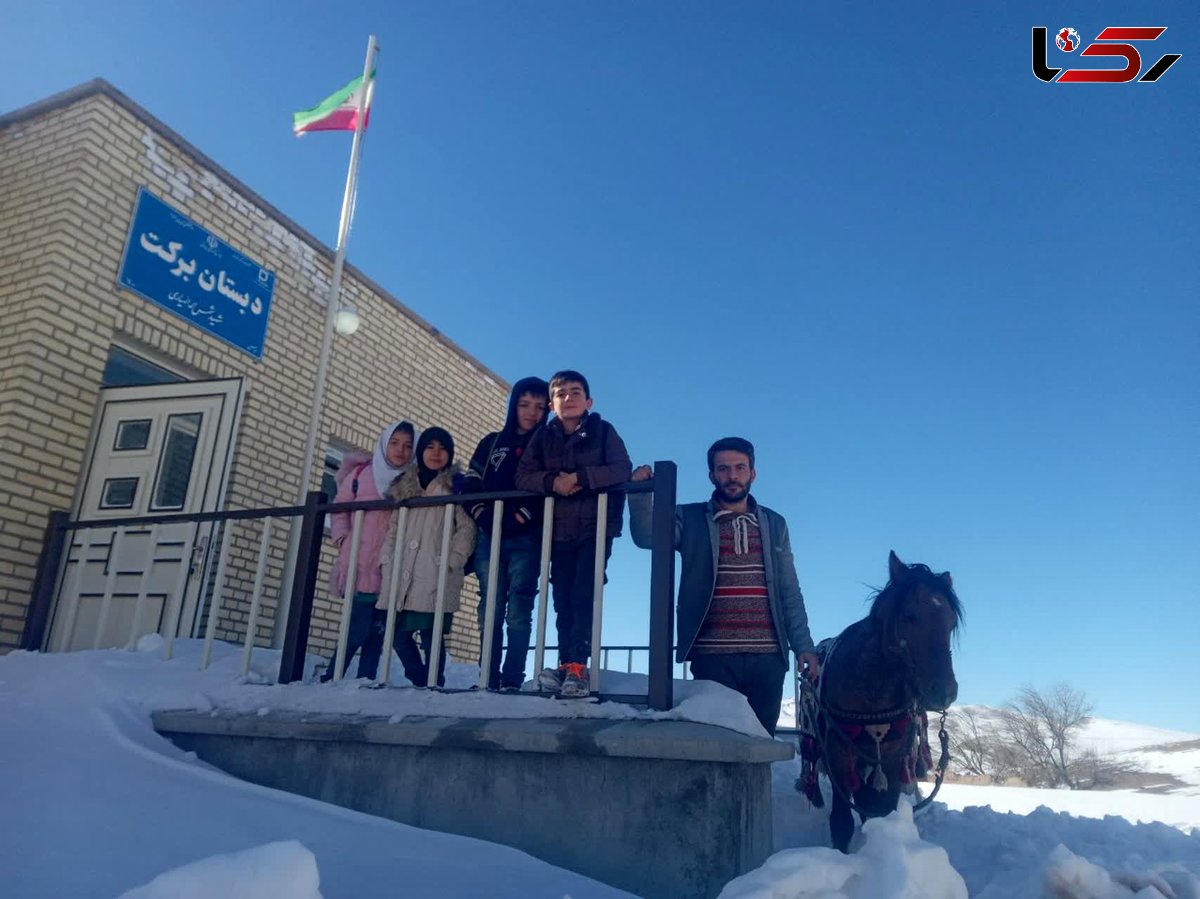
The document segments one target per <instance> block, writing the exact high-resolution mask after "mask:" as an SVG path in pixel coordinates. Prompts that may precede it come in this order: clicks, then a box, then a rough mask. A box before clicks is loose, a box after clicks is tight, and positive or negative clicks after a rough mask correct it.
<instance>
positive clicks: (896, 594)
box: [867, 562, 963, 635]
mask: <svg viewBox="0 0 1200 899" xmlns="http://www.w3.org/2000/svg"><path fill="white" fill-rule="evenodd" d="M904 567H905V568H906V569H907V572H906V573H905V576H904V578H903V579H902V581H901V582H900V583H897V582H896V581H895V580H889V581H888V582H887V585H886V586H884V588H883V589H882V590H878V591H876V592H875V593H874V594H872V595H871V596H870V597H868V601H869V602H870V603H871V610H870V612H868V613H867V617H868V618H869V619H874V620H876V621H878V620H884V621H888V620H890V619H891V618H892V616H893V615H895V614H896V611H897V607H898V605H899V602H900V600H901V599H902V598H903V597H904V596H906V595H907V594H908V592H909V591H910V589H911V588H912V586H914V585H916V584H924V585H925V586H926V587H928V588H929V590H930V591H931V592H933V593H936V594H937V595H938V596H940V597H942V598H943V599H945V600H946V602H948V603H950V608H951V609H953V610H954V628H953V631H952V633H954V634H955V635H957V634H958V627H959V625H960V624H962V621H963V607H962V602H960V601H959V598H958V594H957V593H955V592H954V587H953V585H952V584H951V583H950V580H949V577H948V574H947V575H943V574H938V573H936V572H934V571H933V569H931V568H930V567H929V566H928V565H923V564H921V563H920V562H914V563H913V564H911V565H907V564H906V565H905V566H904Z"/></svg>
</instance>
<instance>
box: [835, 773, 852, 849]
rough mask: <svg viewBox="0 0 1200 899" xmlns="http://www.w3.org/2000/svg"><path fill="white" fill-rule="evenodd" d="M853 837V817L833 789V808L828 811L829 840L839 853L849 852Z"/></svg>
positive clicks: (844, 801)
mask: <svg viewBox="0 0 1200 899" xmlns="http://www.w3.org/2000/svg"><path fill="white" fill-rule="evenodd" d="M853 835H854V815H853V813H852V812H851V811H850V806H849V805H848V804H847V803H846V800H845V799H843V798H842V794H841V793H840V792H838V790H837V788H836V787H835V788H834V790H833V806H832V807H831V808H830V810H829V838H830V840H831V841H832V842H833V848H834V849H836V850H838V851H839V852H845V853H849V852H850V837H852V836H853Z"/></svg>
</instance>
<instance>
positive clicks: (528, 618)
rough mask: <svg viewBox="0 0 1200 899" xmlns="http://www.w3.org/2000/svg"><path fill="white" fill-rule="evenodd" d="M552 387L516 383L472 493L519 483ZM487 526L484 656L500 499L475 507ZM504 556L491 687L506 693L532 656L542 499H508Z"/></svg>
mask: <svg viewBox="0 0 1200 899" xmlns="http://www.w3.org/2000/svg"><path fill="white" fill-rule="evenodd" d="M549 398H550V396H549V387H548V385H547V384H546V382H545V381H543V380H542V379H541V378H522V379H521V380H520V381H517V383H516V384H514V385H513V389H512V394H511V395H510V396H509V398H508V416H507V418H505V421H504V427H503V428H501V429H500V430H499V431H494V432H493V433H491V434H488V435H487V436H486V437H484V438H483V440H481V441H479V446H478V447H476V449H475V455H474V456H472V457H471V468H470V470H469V471H468V473H467V477H468V479H469V480H468V481H467V482H466V484H464V488H463V490H464V492H484V493H493V492H497V491H501V490H515V489H516V476H517V463H518V462H520V460H521V457H522V456H523V455H524V453H525V448H526V447H527V446H528V445H529V440H530V438H531V437H532V436H533V433H534V432H535V431H536V430H537V429H538V428H540V427H541V426H542V424H543V423H544V422H545V420H546V407H547V404H548V403H549ZM468 511H469V512H470V514H471V517H472V518H474V519H475V523H476V524H478V525H479V540H478V542H477V543H476V544H475V573H476V574H477V575H478V576H479V634H480V647H481V652H480V659H482V658H483V652H482V647H483V645H485V642H486V641H487V640H488V635H487V633H486V632H485V624H486V621H485V613H486V606H487V591H488V582H489V580H490V579H491V577H492V572H491V571H490V570H489V565H490V563H491V551H492V538H493V535H494V534H495V533H496V522H494V521H493V520H492V517H493V513H494V504H493V503H491V502H481V503H477V504H475V505H473V506H470V507H469V508H468ZM499 530H500V559H499V564H498V565H497V570H496V572H495V577H496V609H495V613H494V616H493V619H492V620H493V627H492V635H491V647H492V653H491V664H490V666H489V667H490V670H489V671H488V680H487V688H488V689H489V690H499V691H500V692H502V693H515V692H517V691H518V690H520V689H521V684H523V683H524V682H525V660H526V658H527V657H528V655H529V639H530V635H531V633H532V630H533V626H532V625H533V600H534V597H535V596H536V595H537V588H538V583H537V581H538V570H539V569H540V568H541V552H542V506H541V502H540V501H538V502H514V501H512V500H509V501H508V502H506V503H505V504H504V517H503V520H502V521H501V522H500V526H499ZM501 622H503V623H504V625H505V626H506V627H507V630H508V654H507V655H506V656H505V657H504V665H503V668H501V664H500V650H501V648H502V645H503V638H504V627H502V626H501Z"/></svg>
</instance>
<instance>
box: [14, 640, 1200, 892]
mask: <svg viewBox="0 0 1200 899" xmlns="http://www.w3.org/2000/svg"><path fill="white" fill-rule="evenodd" d="M176 645H177V655H176V658H175V659H174V660H172V661H169V662H164V661H162V659H161V652H160V651H159V650H160V647H161V644H160V643H158V642H157V641H155V640H153V639H151V640H145V641H143V642H142V644H141V647H140V648H141V649H142V650H143V651H140V652H122V651H116V650H111V651H104V652H80V653H71V654H63V655H42V654H36V653H21V652H16V653H10V654H9V655H7V656H3V657H0V721H2V722H3V729H2V730H0V770H3V771H4V773H5V775H6V789H5V795H4V802H3V805H2V806H0V872H3V874H2V875H0V876H2V881H0V882H2V883H3V885H4V891H5V893H4V894H5V896H15V897H25V896H50V895H53V896H104V897H111V896H118V895H123V894H127V895H129V896H130V897H137V899H159V897H168V896H169V897H192V896H196V897H199V896H212V895H220V896H222V897H225V899H237V897H255V899H256V897H260V896H261V897H268V896H270V897H275V896H283V895H287V896H302V897H317V896H329V897H334V896H357V895H360V894H364V893H366V892H375V893H381V892H382V893H388V892H392V893H394V892H396V891H397V890H400V891H403V893H404V895H406V896H474V895H487V896H501V897H503V896H513V897H516V896H521V897H525V896H532V897H538V896H546V897H555V899H557V897H563V896H566V895H570V896H571V897H575V899H582V897H601V896H617V895H626V894H624V893H621V892H620V891H618V890H615V889H612V888H610V887H607V886H605V885H603V884H599V883H596V882H595V881H591V880H588V879H586V878H584V877H581V876H578V875H575V874H573V873H571V872H568V871H564V870H562V869H560V868H555V867H553V866H550V865H547V864H545V863H543V862H540V861H538V860H536V859H534V858H532V857H530V856H528V855H525V854H523V853H521V852H517V851H516V850H512V849H508V848H505V847H502V846H498V845H495V844H491V843H485V842H481V841H478V840H471V839H467V838H464V837H456V836H451V835H447V834H439V833H434V832H430V831H423V830H419V829H416V828H412V827H407V826H404V825H401V824H397V823H395V822H391V821H387V820H384V819H381V818H376V817H372V816H369V815H363V814H360V813H358V812H352V811H349V810H346V809H341V808H338V807H336V806H331V805H327V804H324V803H320V802H316V801H314V800H310V799H306V798H303V797H298V796H292V795H290V794H287V793H281V792H278V791H274V790H268V789H266V788H263V787H258V786H255V785H253V784H247V783H243V782H241V781H237V780H235V779H233V778H231V777H229V776H227V775H225V774H223V773H221V772H219V771H216V770H214V769H212V768H211V767H209V766H207V765H205V764H203V763H201V762H199V761H197V760H196V759H195V757H194V756H191V755H190V754H185V753H182V752H180V751H179V750H178V749H177V748H175V747H174V746H173V745H172V744H170V743H169V742H167V741H166V740H164V739H162V738H161V737H159V736H158V735H157V734H156V733H155V732H154V731H153V728H152V727H151V725H150V720H149V715H150V712H152V711H154V710H157V709H167V708H198V709H215V708H228V709H238V710H242V711H245V712H248V713H255V712H258V711H259V710H262V709H295V710H305V711H313V712H340V713H343V714H348V715H356V714H370V715H388V716H390V717H393V718H396V717H400V716H403V715H410V714H412V715H425V714H438V715H452V716H466V717H472V716H481V717H534V716H586V717H593V716H603V717H618V718H630V717H642V718H653V717H670V718H681V719H687V720H697V721H704V722H708V723H713V724H718V725H721V726H726V727H731V728H733V729H736V730H740V731H743V732H746V733H758V734H761V733H762V731H761V730H760V729H759V727H758V724H757V722H756V721H755V720H754V718H753V716H752V715H751V714H750V712H749V708H748V706H746V704H745V702H744V701H743V700H742V699H741V698H740V697H738V696H737V695H736V694H733V693H731V692H730V691H727V690H724V689H723V688H720V687H718V686H716V685H715V684H705V683H695V682H681V681H677V682H676V697H677V706H676V708H675V709H673V710H672V711H671V712H670V713H666V714H660V713H651V712H645V711H638V710H636V709H633V708H630V707H628V706H623V705H620V704H617V703H603V704H598V705H593V704H590V703H561V702H553V701H547V700H545V699H541V698H536V697H520V696H518V697H512V696H495V695H490V694H486V693H485V694H479V693H457V694H439V693H436V692H431V691H422V690H401V689H393V690H372V689H366V688H365V687H364V682H358V683H356V682H343V683H341V684H337V685H321V686H316V685H306V684H288V685H282V686H281V685H275V684H271V683H269V681H270V679H271V678H272V676H273V671H274V669H275V667H276V666H277V665H278V655H277V654H275V653H271V652H267V651H259V652H256V654H255V659H254V668H253V670H252V671H251V674H250V676H249V677H245V678H243V677H241V676H240V674H239V669H240V661H241V653H240V650H237V649H235V648H233V647H228V646H223V645H221V644H218V645H217V647H216V652H215V655H214V663H213V665H212V666H211V667H210V669H209V670H208V671H205V672H199V671H198V670H197V667H198V665H197V662H198V659H199V645H198V644H197V643H195V642H193V641H180V642H179V643H177V644H176ZM476 675H477V669H472V668H471V667H470V666H459V665H453V664H452V665H451V666H450V669H449V672H448V679H449V681H450V683H451V685H452V686H467V685H468V684H469V683H470V682H471V680H472V679H473V677H475V676H476ZM604 677H605V679H606V680H605V689H606V690H612V691H620V692H629V693H637V692H644V690H645V679H644V677H641V678H639V676H637V675H624V674H617V673H610V672H605V675H604ZM400 680H401V682H403V679H402V678H401V679H400ZM1104 727H1106V728H1108V731H1109V732H1108V734H1107V735H1106V736H1104V739H1107V740H1108V741H1109V746H1110V748H1112V749H1113V750H1114V751H1125V752H1140V753H1143V754H1146V755H1148V756H1151V757H1153V758H1167V757H1170V758H1173V759H1177V760H1178V761H1177V763H1175V768H1176V769H1177V770H1178V773H1177V775H1176V776H1178V777H1179V778H1180V779H1181V780H1183V781H1184V782H1185V783H1186V784H1187V787H1185V788H1183V789H1180V790H1176V791H1174V792H1170V793H1164V794H1157V793H1146V792H1133V791H1113V792H1089V793H1078V792H1071V791H1057V790H1050V791H1046V790H1027V789H1018V788H1006V787H973V786H964V785H957V784H956V785H947V786H944V787H943V788H942V791H941V793H940V794H939V796H938V801H937V802H935V803H934V804H933V805H932V806H930V807H929V808H927V809H925V810H923V811H920V812H918V813H917V814H916V816H915V820H914V818H913V816H912V813H911V811H910V810H909V809H908V808H907V807H905V808H902V809H900V810H898V811H897V813H896V814H894V815H893V816H890V817H889V818H887V819H885V820H881V821H876V822H873V823H871V824H870V825H869V826H867V827H866V828H863V830H862V831H861V832H860V833H858V834H856V835H855V842H854V844H853V845H854V848H855V849H856V850H857V851H856V853H855V854H854V855H852V856H849V857H848V856H842V855H840V854H838V853H835V852H833V851H832V850H830V849H828V848H827V846H828V820H827V811H825V810H815V809H812V808H809V807H808V803H807V801H806V800H805V799H804V798H803V797H801V796H800V795H799V794H798V793H796V791H795V790H794V788H793V786H792V784H793V781H794V780H795V778H796V776H797V774H798V773H799V763H798V760H792V761H790V762H780V763H777V764H776V765H774V766H773V768H772V784H773V793H774V828H775V848H776V850H778V852H777V854H776V855H774V856H773V857H772V858H771V859H770V860H769V861H768V862H767V864H766V865H764V866H763V867H762V868H760V869H758V870H757V871H754V872H751V873H750V874H748V875H746V876H744V877H742V878H738V879H737V880H735V881H733V882H731V883H730V884H729V885H728V886H727V888H726V891H725V893H724V894H723V895H725V896H727V897H750V896H754V897H779V899H784V897H787V899H802V897H804V899H808V897H811V899H818V897H820V899H918V897H927V899H941V897H946V899H959V897H963V896H967V895H970V896H971V897H976V899H1038V897H1048V899H1050V897H1052V899H1064V897H1065V899H1123V897H1134V896H1136V897H1137V899H1163V897H1166V899H1200V775H1198V774H1197V771H1196V759H1195V754H1196V753H1200V749H1196V748H1189V747H1190V746H1191V744H1190V743H1179V742H1178V741H1175V740H1171V739H1164V737H1167V738H1170V737H1174V736H1182V737H1185V738H1190V739H1192V740H1194V738H1195V737H1194V735H1189V734H1183V735H1178V734H1174V733H1173V732H1158V733H1156V734H1152V735H1149V737H1148V739H1146V740H1145V741H1144V742H1143V738H1144V737H1147V735H1148V732H1149V731H1153V730H1154V729H1151V728H1142V729H1141V731H1142V732H1141V733H1140V734H1135V733H1133V731H1136V730H1137V726H1136V725H1126V724H1124V723H1123V722H1107V723H1104ZM1131 729H1132V730H1131ZM1161 744H1166V745H1165V746H1163V745H1161ZM1173 746H1174V747H1176V748H1178V747H1183V748H1182V749H1180V750H1179V751H1178V752H1174V751H1171V750H1172V748H1173ZM825 792H826V796H827V797H828V795H829V788H828V784H826V785H825Z"/></svg>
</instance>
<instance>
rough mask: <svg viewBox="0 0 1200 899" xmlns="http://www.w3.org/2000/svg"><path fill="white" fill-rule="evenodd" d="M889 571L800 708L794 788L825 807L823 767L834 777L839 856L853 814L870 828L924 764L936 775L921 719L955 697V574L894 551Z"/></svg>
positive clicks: (825, 650) (827, 655)
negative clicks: (799, 766)
mask: <svg viewBox="0 0 1200 899" xmlns="http://www.w3.org/2000/svg"><path fill="white" fill-rule="evenodd" d="M888 572H889V576H890V579H889V580H888V583H887V586H886V587H884V588H883V589H882V590H880V591H879V593H877V594H876V595H875V599H874V602H873V603H872V604H871V611H870V612H869V613H868V614H867V617H866V618H863V619H862V620H861V621H856V622H855V623H854V624H852V625H850V626H849V627H848V628H846V629H845V630H844V631H842V633H841V634H840V635H839V636H837V637H836V638H834V639H833V640H826V641H823V642H822V644H821V646H820V647H818V652H819V653H821V654H822V656H823V659H822V666H821V676H820V679H819V681H818V683H817V685H816V687H815V688H809V689H807V690H806V694H805V701H804V703H803V705H804V706H805V708H803V709H802V721H801V731H802V732H803V733H804V736H803V738H802V740H801V755H802V757H803V758H804V759H805V773H804V775H803V776H802V777H801V779H800V780H798V781H797V782H796V788H797V789H798V790H801V791H802V792H804V793H807V794H808V796H809V798H810V799H812V801H813V804H814V805H818V806H819V805H822V804H823V800H822V798H821V793H820V787H819V785H818V783H817V774H816V766H817V764H818V763H819V764H820V766H822V767H823V769H824V770H825V772H826V773H827V774H828V775H829V780H830V783H831V785H832V787H833V808H832V810H831V811H830V815H829V831H830V836H831V838H832V841H833V845H834V848H836V849H840V850H841V851H842V852H846V851H848V849H849V846H850V837H851V835H852V834H853V833H854V819H853V818H852V817H851V814H850V811H851V809H854V810H855V811H857V812H858V814H859V817H860V818H862V819H864V820H865V819H866V818H874V817H879V816H882V815H887V814H889V813H890V812H893V811H895V809H896V802H897V800H898V799H899V796H900V792H901V790H904V791H906V792H911V791H912V790H913V789H914V788H915V780H916V777H917V776H919V775H920V774H922V773H924V772H923V771H922V770H921V767H922V765H921V762H922V760H923V761H924V763H925V768H926V770H928V768H929V767H931V765H930V761H931V760H930V758H929V754H928V744H927V743H926V742H925V741H924V729H925V728H924V725H925V714H924V713H925V711H926V710H930V709H932V710H945V709H946V708H947V707H948V706H949V705H950V704H951V703H953V702H954V700H955V699H956V698H957V696H958V682H957V681H956V680H955V678H954V667H953V664H952V662H951V655H950V643H951V637H952V636H953V635H954V634H955V632H956V631H957V629H958V625H959V622H960V621H961V620H962V615H963V609H962V605H961V604H960V603H959V600H958V597H957V596H956V595H955V593H954V586H953V583H952V582H951V580H950V572H948V571H946V572H942V573H941V574H937V573H934V572H933V571H931V570H930V569H929V567H928V566H926V565H920V564H916V565H905V564H904V563H903V562H901V561H900V560H899V559H898V558H897V557H896V554H895V553H894V552H893V553H890V554H889V556H888ZM944 749H945V744H944V743H943V750H944ZM943 755H944V756H945V760H946V761H948V755H946V754H945V752H944V751H943ZM940 767H944V764H943V765H941V766H940Z"/></svg>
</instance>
